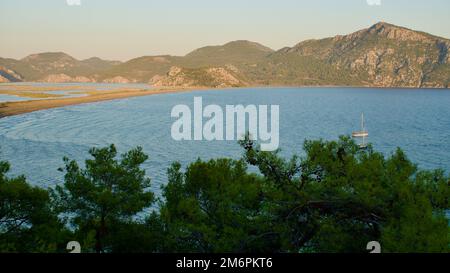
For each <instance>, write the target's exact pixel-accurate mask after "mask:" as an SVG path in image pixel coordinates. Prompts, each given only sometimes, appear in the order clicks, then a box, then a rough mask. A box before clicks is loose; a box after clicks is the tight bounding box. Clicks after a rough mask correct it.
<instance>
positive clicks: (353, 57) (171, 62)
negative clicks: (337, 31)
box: [0, 22, 450, 88]
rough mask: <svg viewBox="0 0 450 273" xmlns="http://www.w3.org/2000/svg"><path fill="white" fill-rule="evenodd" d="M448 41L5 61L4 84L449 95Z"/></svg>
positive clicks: (423, 36)
mask: <svg viewBox="0 0 450 273" xmlns="http://www.w3.org/2000/svg"><path fill="white" fill-rule="evenodd" d="M449 50H450V40H449V39H446V38H441V37H437V36H434V35H431V34H428V33H424V32H420V31H414V30H410V29H407V28H404V27H399V26H395V25H392V24H388V23H385V22H380V23H377V24H375V25H373V26H371V27H369V28H367V29H363V30H359V31H357V32H354V33H351V34H348V35H338V36H335V37H331V38H325V39H318V40H307V41H303V42H300V43H298V44H297V45H295V46H293V47H285V48H282V49H280V50H277V51H275V50H272V49H270V48H268V47H266V46H263V45H261V44H258V43H255V42H250V41H234V42H230V43H227V44H225V45H221V46H207V47H203V48H199V49H196V50H194V51H193V52H191V53H189V54H187V55H185V56H170V55H163V56H144V57H139V58H135V59H132V60H129V61H126V62H119V61H107V60H102V59H100V58H96V57H94V58H90V59H87V60H81V61H80V60H77V59H75V58H73V57H71V56H69V55H67V54H65V53H62V52H59V53H40V54H33V55H30V56H28V57H25V58H23V59H21V60H15V59H7V58H0V82H19V81H38V82H106V83H130V82H133V83H137V82H139V83H150V84H153V85H155V86H171V87H174V86H183V87H192V86H196V87H197V86H198V87H239V86H270V85H283V86H366V87H412V88H448V87H449V85H450V54H449Z"/></svg>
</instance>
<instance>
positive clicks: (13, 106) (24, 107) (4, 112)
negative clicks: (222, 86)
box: [0, 88, 204, 118]
mask: <svg viewBox="0 0 450 273" xmlns="http://www.w3.org/2000/svg"><path fill="white" fill-rule="evenodd" d="M202 89H204V88H189V89H186V88H185V89H183V88H176V89H175V88H174V89H152V90H131V91H130V90H125V91H124V90H117V91H111V92H107V93H105V92H95V93H87V96H85V97H76V98H62V99H43V100H29V101H15V102H4V103H0V118H3V117H7V116H14V115H20V114H25V113H30V112H34V111H39V110H44V109H51V108H58V107H64V106H69V105H77V104H83V103H90V102H99V101H108V100H115V99H124V98H130V97H140V96H149V95H155V94H165V93H176V92H187V91H193V90H202Z"/></svg>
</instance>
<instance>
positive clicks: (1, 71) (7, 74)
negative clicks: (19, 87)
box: [0, 66, 23, 83]
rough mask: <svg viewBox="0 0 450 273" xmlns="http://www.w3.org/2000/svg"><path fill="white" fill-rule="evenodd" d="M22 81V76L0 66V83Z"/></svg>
mask: <svg viewBox="0 0 450 273" xmlns="http://www.w3.org/2000/svg"><path fill="white" fill-rule="evenodd" d="M22 80H23V77H22V75H20V74H18V73H17V72H15V71H13V70H11V69H8V68H6V67H3V66H0V83H5V82H20V81H22Z"/></svg>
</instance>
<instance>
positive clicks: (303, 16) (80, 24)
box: [0, 0, 450, 60]
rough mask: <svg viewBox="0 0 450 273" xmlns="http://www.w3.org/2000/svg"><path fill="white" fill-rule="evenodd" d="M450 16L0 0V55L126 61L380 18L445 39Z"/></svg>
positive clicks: (327, 30) (408, 5) (144, 1)
mask: <svg viewBox="0 0 450 273" xmlns="http://www.w3.org/2000/svg"><path fill="white" fill-rule="evenodd" d="M449 14H450V1H448V0H427V1H425V0H420V1H419V0H381V5H380V6H369V5H368V4H367V0H340V1H337V0H308V1H301V0H220V1H219V0H81V5H80V6H69V5H68V4H67V2H66V0H0V56H1V57H12V58H22V57H25V56H26V55H28V54H31V53H37V52H46V51H64V52H66V53H68V54H70V55H72V56H74V57H76V58H80V59H83V58H88V57H91V56H98V57H101V58H106V59H118V60H127V59H130V58H134V57H137V56H143V55H157V54H172V55H184V54H186V53H188V52H189V51H191V50H193V49H195V48H198V47H201V46H205V45H217V44H223V43H226V42H228V41H232V40H240V39H245V40H252V41H256V42H259V43H262V44H264V45H266V46H269V47H271V48H273V49H279V48H281V47H284V46H292V45H294V44H296V43H297V42H300V41H302V40H305V39H311V38H323V37H328V36H334V35H336V34H346V33H351V32H353V31H356V30H359V29H362V28H366V27H368V26H370V25H372V24H374V23H376V22H378V21H386V22H390V23H393V24H397V25H401V26H405V27H408V28H412V29H417V30H422V31H426V32H430V33H432V34H435V35H438V36H443V37H446V38H450V16H449Z"/></svg>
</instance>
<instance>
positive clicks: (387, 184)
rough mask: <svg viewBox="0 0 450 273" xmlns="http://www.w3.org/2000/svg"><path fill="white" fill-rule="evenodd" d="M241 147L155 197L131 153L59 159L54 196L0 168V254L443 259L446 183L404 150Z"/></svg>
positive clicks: (180, 176)
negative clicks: (373, 248)
mask: <svg viewBox="0 0 450 273" xmlns="http://www.w3.org/2000/svg"><path fill="white" fill-rule="evenodd" d="M240 145H241V146H242V148H243V152H244V153H243V157H242V158H241V159H239V160H232V159H227V158H222V159H215V160H209V161H203V160H201V159H198V160H197V161H196V162H192V163H191V164H190V165H189V166H186V168H184V167H182V166H181V165H180V164H179V163H176V162H175V163H173V165H172V166H171V167H170V168H169V170H168V173H167V174H168V176H167V179H168V181H167V183H166V184H165V185H164V186H162V196H161V197H160V198H158V197H156V196H155V194H154V193H153V192H152V191H151V190H150V185H151V180H150V178H149V176H151V174H146V173H145V171H144V170H143V169H142V168H141V164H143V163H144V162H145V161H146V160H147V159H148V156H147V155H146V154H145V153H144V151H143V150H142V149H141V148H139V147H138V148H135V149H132V150H130V151H128V152H126V153H125V154H123V155H122V156H120V157H118V156H117V150H116V148H115V146H114V145H111V146H109V147H105V148H93V149H91V150H90V154H91V156H92V157H91V158H89V159H87V160H86V161H85V162H84V163H85V164H80V163H78V162H76V161H73V160H70V159H68V158H65V159H64V161H63V162H64V167H62V168H61V171H62V172H64V174H65V176H64V183H63V184H61V185H59V186H56V187H54V188H50V189H42V188H39V187H33V186H30V185H29V184H28V183H27V181H26V178H25V177H23V176H22V177H16V178H11V177H9V176H8V175H7V172H8V170H9V164H8V163H6V162H1V163H0V252H66V244H67V242H69V241H78V242H79V243H80V244H81V248H82V252H127V253H131V252H141V253H143V252H144V253H149V252H153V253H160V252H162V253H173V252H178V253H179V252H181V253H184V252H193V253H216V252H220V253H224V252H239V253H279V252H281V253H299V252H300V253H305V252H366V245H367V243H368V242H370V241H378V242H380V243H381V247H382V252H400V253H402V252H442V253H448V252H449V250H450V249H449V246H450V241H449V240H450V236H449V234H450V233H449V227H448V220H447V219H446V217H445V211H446V210H448V209H449V208H450V204H449V196H450V187H449V183H450V177H448V176H446V174H445V173H444V172H443V171H441V170H434V171H423V170H418V169H417V167H416V166H415V165H414V164H413V163H412V162H411V161H410V160H409V159H408V158H407V156H406V155H405V154H404V152H403V151H402V150H401V149H398V150H397V151H396V152H394V153H393V154H391V155H390V156H388V157H385V156H384V155H383V154H381V153H379V152H376V151H374V150H373V148H372V147H369V148H368V149H367V150H360V149H359V146H358V145H356V144H355V143H354V142H353V141H352V140H351V139H350V138H348V137H341V138H339V140H337V141H323V140H317V141H306V142H305V143H304V150H305V152H306V156H305V157H302V158H299V157H295V156H294V157H292V158H290V159H285V158H282V157H280V155H279V154H278V152H263V151H261V150H260V149H259V147H258V145H256V143H254V142H253V141H251V140H249V139H248V138H247V139H246V140H244V141H241V142H240ZM82 166H84V167H82ZM250 166H253V167H256V168H257V169H258V170H259V172H257V173H255V172H251V171H249V167H250ZM34 182H35V183H38V181H34Z"/></svg>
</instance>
